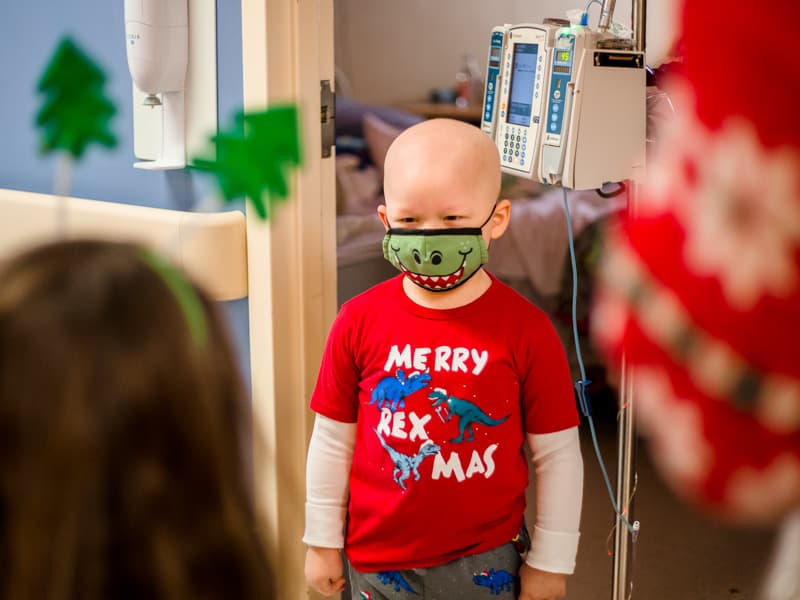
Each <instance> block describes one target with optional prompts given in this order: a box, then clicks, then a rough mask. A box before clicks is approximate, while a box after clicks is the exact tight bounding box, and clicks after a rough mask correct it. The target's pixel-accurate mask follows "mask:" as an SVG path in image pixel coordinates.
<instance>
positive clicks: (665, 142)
mask: <svg viewBox="0 0 800 600" xmlns="http://www.w3.org/2000/svg"><path fill="white" fill-rule="evenodd" d="M668 93H669V97H670V102H671V103H672V105H673V106H674V113H673V114H672V115H670V117H669V118H668V119H664V120H663V121H662V122H661V123H660V124H659V127H658V131H657V134H656V136H657V138H658V146H657V150H656V152H655V154H654V156H653V158H652V160H651V163H652V165H651V166H648V178H647V184H646V186H645V194H643V195H642V198H641V202H639V203H638V204H637V206H636V208H637V212H638V213H639V214H648V213H660V212H664V211H665V210H667V209H668V208H669V207H670V206H671V205H672V204H673V203H675V202H680V201H681V200H682V199H683V198H686V197H687V196H689V195H690V193H691V190H692V189H693V186H694V182H693V180H692V175H691V174H690V172H689V168H688V167H689V166H690V165H693V164H695V163H697V162H698V161H700V160H702V158H703V156H704V154H705V153H706V148H707V146H708V144H709V135H708V132H707V131H706V130H705V128H703V127H700V126H699V123H698V121H697V120H696V119H695V118H693V103H694V101H693V96H692V94H691V91H690V89H689V88H688V87H687V86H685V85H681V84H679V83H677V82H673V84H672V85H671V86H670V89H669V91H668Z"/></svg>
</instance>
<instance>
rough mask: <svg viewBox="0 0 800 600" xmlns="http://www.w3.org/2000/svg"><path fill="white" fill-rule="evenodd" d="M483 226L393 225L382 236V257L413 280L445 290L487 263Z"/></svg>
mask: <svg viewBox="0 0 800 600" xmlns="http://www.w3.org/2000/svg"><path fill="white" fill-rule="evenodd" d="M493 214H494V209H492V212H491V214H490V215H489V218H488V219H486V220H485V221H484V222H483V225H481V226H480V227H464V228H459V229H455V228H444V229H404V228H394V227H391V228H389V230H388V231H387V232H386V235H385V236H384V238H383V256H384V258H386V260H388V261H389V262H390V263H392V264H393V265H394V266H395V267H397V268H398V269H400V270H401V271H402V272H403V273H404V274H405V276H406V277H408V278H409V279H410V280H411V281H412V282H414V283H415V284H417V285H418V286H420V287H421V288H424V289H426V290H430V291H432V292H446V291H448V290H452V289H453V288H455V287H457V286H459V285H461V284H462V283H464V282H466V281H467V280H468V279H469V278H470V277H472V276H473V275H475V273H477V272H478V269H480V268H481V265H484V264H486V261H487V260H488V259H489V252H488V249H487V247H486V242H485V241H484V240H483V235H482V234H481V231H482V229H483V227H484V226H485V225H486V223H488V222H489V219H491V218H492V215H493Z"/></svg>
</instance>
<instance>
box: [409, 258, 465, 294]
mask: <svg viewBox="0 0 800 600" xmlns="http://www.w3.org/2000/svg"><path fill="white" fill-rule="evenodd" d="M401 268H402V269H403V272H404V273H405V274H406V275H407V276H408V277H409V278H411V280H412V281H413V282H414V283H416V284H418V285H421V286H422V287H426V288H428V289H431V290H446V289H447V288H450V287H453V286H454V285H455V284H457V283H458V281H459V280H460V279H461V276H462V275H463V274H464V264H463V263H462V264H461V266H460V267H459V268H458V271H456V272H455V273H450V275H420V274H419V273H412V272H411V271H409V270H408V269H406V268H405V267H403V266H402V265H401Z"/></svg>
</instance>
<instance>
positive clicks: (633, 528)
mask: <svg viewBox="0 0 800 600" xmlns="http://www.w3.org/2000/svg"><path fill="white" fill-rule="evenodd" d="M593 1H595V0H593ZM562 190H563V192H564V213H565V216H566V220H567V236H568V240H569V258H570V264H571V266H572V337H573V341H574V343H575V355H576V357H577V359H578V367H579V369H580V374H581V378H580V379H579V380H578V381H576V382H575V391H576V392H577V394H578V404H579V405H580V408H581V412H582V413H583V415H584V416H585V417H586V420H587V421H588V423H589V430H590V431H591V434H592V445H593V446H594V452H595V455H596V456H597V462H598V463H599V464H600V471H601V472H602V474H603V480H604V481H605V484H606V489H607V490H608V497H609V499H610V500H611V506H612V507H613V508H614V512H615V513H616V515H617V516H618V517H619V519H620V521H622V523H623V524H624V525H625V527H626V528H627V529H628V531H629V532H630V534H631V538H632V540H633V541H634V542H636V538H637V537H638V535H639V521H634V522H633V524H631V523H630V522H629V521H628V519H626V518H625V516H624V515H623V514H622V512H621V511H620V509H619V507H618V506H617V502H616V500H615V499H614V492H613V490H612V489H611V481H610V479H609V477H608V472H607V470H606V466H605V463H604V462H603V456H602V454H601V453H600V446H599V444H598V441H597V432H596V431H595V427H594V419H592V406H591V401H590V399H589V392H588V390H587V386H588V385H589V384H590V383H591V381H589V380H588V379H586V369H585V367H584V365H583V356H582V354H581V343H580V339H579V338H578V324H577V323H578V321H577V312H578V310H577V306H578V267H577V263H576V260H575V239H574V236H573V233H572V217H571V215H570V212H569V203H568V202H567V189H566V188H562ZM631 496H633V494H631ZM628 505H629V506H630V503H629V504H628ZM612 531H613V529H612Z"/></svg>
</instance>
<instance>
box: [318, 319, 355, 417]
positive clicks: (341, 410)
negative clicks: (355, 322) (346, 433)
mask: <svg viewBox="0 0 800 600" xmlns="http://www.w3.org/2000/svg"><path fill="white" fill-rule="evenodd" d="M352 330H353V327H352V318H351V316H350V312H349V311H348V310H347V305H345V306H344V307H342V310H341V311H340V312H339V314H338V315H337V316H336V319H335V320H334V322H333V326H332V327H331V331H330V333H329V334H328V340H327V342H326V344H325V351H324V353H323V355H322V362H321V363H320V368H319V374H318V375H317V382H316V385H315V387H314V392H313V394H312V396H311V410H313V411H314V412H316V413H318V414H321V415H324V416H326V417H328V418H330V419H333V420H335V421H340V422H343V423H355V422H356V421H357V418H358V384H359V370H358V368H357V366H356V357H355V355H354V354H353V350H352V349H353V347H354V346H353V344H352V338H353V335H354V334H353V332H352Z"/></svg>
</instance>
